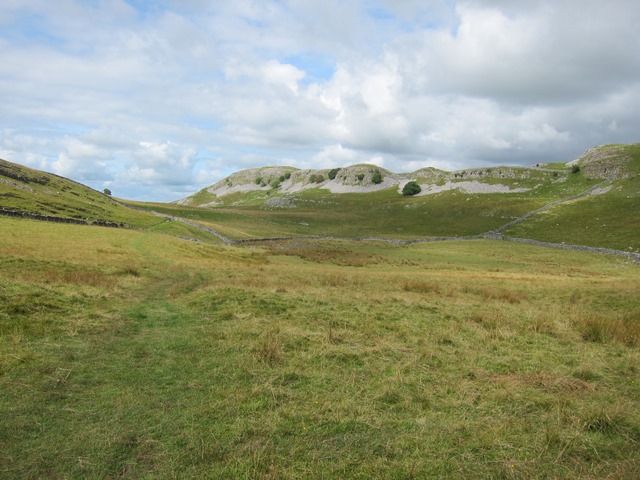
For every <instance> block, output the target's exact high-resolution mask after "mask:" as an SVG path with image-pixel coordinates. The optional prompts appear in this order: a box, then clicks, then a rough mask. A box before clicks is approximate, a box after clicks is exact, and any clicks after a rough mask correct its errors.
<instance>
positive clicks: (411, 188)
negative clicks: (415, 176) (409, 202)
mask: <svg viewBox="0 0 640 480" xmlns="http://www.w3.org/2000/svg"><path fill="white" fill-rule="evenodd" d="M421 191H422V188H420V185H418V182H416V181H414V180H411V181H410V182H408V183H407V184H406V185H405V186H404V187H403V189H402V195H404V196H405V197H410V196H411V195H416V194H417V193H420V192H421Z"/></svg>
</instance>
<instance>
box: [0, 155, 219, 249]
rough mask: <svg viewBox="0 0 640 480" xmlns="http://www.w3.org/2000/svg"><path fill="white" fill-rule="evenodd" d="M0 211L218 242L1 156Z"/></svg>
mask: <svg viewBox="0 0 640 480" xmlns="http://www.w3.org/2000/svg"><path fill="white" fill-rule="evenodd" d="M0 214H2V215H4V216H7V215H9V216H21V217H22V216H23V217H26V218H36V219H40V220H50V221H57V222H66V223H80V224H82V223H84V224H91V225H99V226H111V227H114V226H117V227H127V228H142V229H146V230H151V231H158V232H164V233H170V234H172V235H176V236H183V237H190V238H197V239H200V240H206V241H217V239H216V237H215V236H213V235H210V234H207V233H206V232H202V231H201V230H199V229H197V228H194V227H191V226H189V225H185V224H184V223H182V222H177V221H173V220H170V219H166V218H160V217H158V216H157V215H153V214H151V213H149V212H145V211H141V210H139V209H134V208H130V207H128V206H126V205H124V204H123V203H122V202H121V201H119V200H116V199H114V198H112V197H110V196H108V195H105V194H103V193H100V192H98V191H96V190H93V189H92V188H89V187H87V186H85V185H82V184H80V183H77V182H74V181H72V180H69V179H67V178H64V177H60V176H58V175H54V174H52V173H46V172H42V171H40V170H34V169H31V168H28V167H25V166H22V165H18V164H16V163H11V162H8V161H6V160H2V159H0Z"/></svg>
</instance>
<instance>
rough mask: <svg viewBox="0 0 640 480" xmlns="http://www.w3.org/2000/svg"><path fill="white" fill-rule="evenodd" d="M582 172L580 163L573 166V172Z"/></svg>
mask: <svg viewBox="0 0 640 480" xmlns="http://www.w3.org/2000/svg"><path fill="white" fill-rule="evenodd" d="M579 172H580V165H573V166H572V167H571V173H579Z"/></svg>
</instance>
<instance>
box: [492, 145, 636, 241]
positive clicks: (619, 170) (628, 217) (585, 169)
mask: <svg viewBox="0 0 640 480" xmlns="http://www.w3.org/2000/svg"><path fill="white" fill-rule="evenodd" d="M576 166H578V167H580V169H581V173H580V175H583V176H588V177H591V178H602V179H606V180H609V181H607V182H606V183H605V184H604V189H603V193H602V194H601V195H594V196H588V197H584V198H581V199H579V200H577V201H574V202H569V203H565V204H562V205H557V206H555V207H554V208H553V209H551V210H548V211H546V212H544V213H541V214H539V215H536V216H535V217H532V218H531V219H529V220H528V221H527V222H525V223H522V224H519V225H517V226H515V227H513V228H511V229H508V230H506V231H505V232H504V233H505V234H506V235H510V236H514V237H523V238H533V239H537V240H544V241H550V242H558V243H560V242H566V243H573V244H581V245H589V246H595V247H609V248H616V249H620V250H629V251H635V252H639V251H640V230H639V229H638V226H639V225H640V144H635V145H613V146H606V147H600V148H596V149H593V150H591V151H590V152H588V153H587V154H586V155H585V156H584V157H583V158H582V159H580V161H579V162H577V163H576Z"/></svg>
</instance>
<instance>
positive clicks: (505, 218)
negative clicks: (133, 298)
mask: <svg viewBox="0 0 640 480" xmlns="http://www.w3.org/2000/svg"><path fill="white" fill-rule="evenodd" d="M639 151H640V144H635V145H607V146H600V147H595V148H591V149H589V150H587V151H586V152H585V153H584V154H583V155H582V156H581V157H580V158H578V159H575V160H572V161H568V162H566V163H553V164H551V163H550V164H537V165H535V166H534V167H532V168H523V167H508V166H502V167H493V168H481V169H479V168H474V169H466V170H461V171H457V172H445V171H441V170H437V169H431V168H427V169H421V170H418V171H416V172H413V173H409V174H396V173H393V172H390V171H388V170H384V169H381V168H378V167H375V166H372V165H353V166H349V167H345V168H341V169H334V170H333V171H332V170H328V169H325V170H299V169H295V168H292V167H264V168H260V169H252V170H244V171H241V172H237V173H235V174H233V175H230V176H229V177H227V178H225V179H223V180H221V181H220V182H217V183H216V184H214V185H212V186H210V187H207V188H205V189H203V190H201V191H200V192H198V193H196V194H194V195H192V196H190V197H187V198H185V199H183V200H181V201H179V202H177V205H174V206H173V207H170V206H165V207H164V208H166V209H167V210H166V211H167V212H168V211H174V212H177V213H178V214H179V215H185V216H190V217H193V218H199V219H201V220H203V221H207V222H210V223H211V224H212V225H213V226H214V228H215V229H217V230H219V231H221V232H223V233H224V234H225V235H228V236H229V237H231V238H240V239H245V238H246V239H249V238H259V237H273V236H305V235H306V236H324V235H328V236H339V237H357V238H362V237H381V238H389V239H391V238H397V239H421V238H428V237H442V236H473V235H481V234H485V233H487V232H491V231H493V230H495V229H498V228H500V227H502V226H504V225H506V224H509V223H510V222H512V221H514V220H516V219H518V218H520V217H522V216H523V215H526V214H528V213H529V212H532V211H536V210H538V209H540V208H542V207H545V206H546V205H549V204H554V203H556V202H558V203H557V205H554V206H553V208H549V209H547V210H545V211H544V212H541V213H540V214H537V215H533V216H531V217H529V218H527V219H526V221H524V222H522V223H520V224H518V225H514V226H513V227H511V228H509V229H506V230H504V231H503V232H502V233H503V234H504V235H506V236H510V237H523V238H533V239H536V240H540V241H549V242H556V243H567V244H576V245H589V246H594V247H606V248H615V249H622V250H632V251H639V250H640V235H638V233H637V229H636V228H635V226H636V225H638V222H639V221H640V206H639V203H638V201H637V198H638V195H639V194H640V193H639V192H640V180H639V177H638V173H639V172H640V154H639V153H638V152H639ZM376 173H379V177H378V179H377V180H378V182H379V183H375V182H374V174H376ZM332 177H333V178H332ZM410 180H414V181H416V182H417V183H419V185H420V187H421V192H420V193H419V194H417V195H415V196H411V197H405V196H402V194H401V191H402V187H403V186H404V185H405V184H406V183H407V182H408V181H410ZM596 185H600V188H597V189H595V190H593V191H592V192H590V194H589V195H585V196H583V197H580V198H576V199H574V200H571V201H567V202H562V201H563V200H565V199H569V198H572V197H574V196H576V195H579V194H581V193H583V192H586V191H588V190H589V189H591V188H593V187H594V186H596ZM203 207H204V208H203ZM593 212H597V213H598V215H595V216H594V215H592V213H593ZM603 219H606V220H603Z"/></svg>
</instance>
